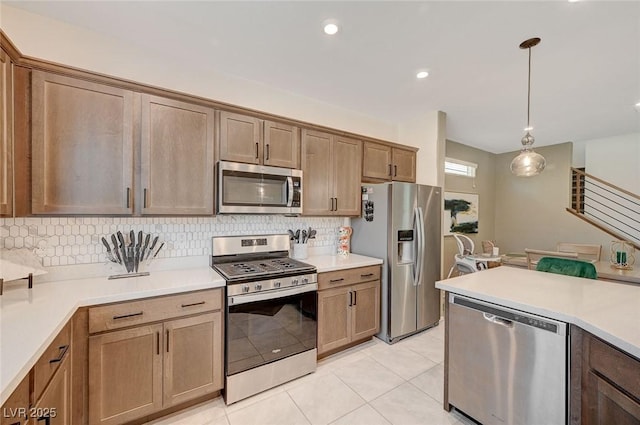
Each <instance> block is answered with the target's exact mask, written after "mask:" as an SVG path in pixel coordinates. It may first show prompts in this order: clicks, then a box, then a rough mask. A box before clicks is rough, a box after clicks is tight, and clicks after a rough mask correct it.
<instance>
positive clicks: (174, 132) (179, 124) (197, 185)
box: [141, 95, 215, 215]
mask: <svg viewBox="0 0 640 425" xmlns="http://www.w3.org/2000/svg"><path fill="white" fill-rule="evenodd" d="M141 138H142V144H141V149H142V150H141V170H142V171H141V177H142V179H141V180H142V184H141V186H142V188H141V189H142V194H141V195H142V199H141V204H142V213H143V214H171V215H176V214H187V215H188V214H191V215H209V214H213V204H214V202H213V199H214V188H213V169H214V166H215V162H214V158H213V150H214V110H213V109H211V108H207V107H204V106H199V105H193V104H190V103H185V102H179V101H176V100H171V99H166V98H162V97H157V96H150V95H142V115H141Z"/></svg>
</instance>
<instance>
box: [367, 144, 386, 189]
mask: <svg viewBox="0 0 640 425" xmlns="http://www.w3.org/2000/svg"><path fill="white" fill-rule="evenodd" d="M362 155H363V157H362V178H363V179H364V180H366V179H367V178H369V179H376V180H377V179H380V180H391V175H392V172H393V170H392V166H391V147H389V146H385V145H380V144H378V143H372V142H364V143H363V147H362Z"/></svg>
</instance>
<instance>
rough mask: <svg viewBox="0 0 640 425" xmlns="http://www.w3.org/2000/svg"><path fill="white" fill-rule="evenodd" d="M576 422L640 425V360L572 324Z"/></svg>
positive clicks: (571, 421) (572, 388)
mask: <svg viewBox="0 0 640 425" xmlns="http://www.w3.org/2000/svg"><path fill="white" fill-rule="evenodd" d="M571 334H572V336H571V364H572V370H571V390H572V393H571V406H570V407H571V418H570V419H571V420H570V423H571V424H572V425H579V424H582V425H609V424H616V425H640V360H638V359H636V358H634V357H632V356H630V355H628V354H626V353H624V352H622V351H620V350H618V349H617V348H615V347H612V346H611V345H609V344H607V343H605V342H603V341H601V340H600V339H598V338H597V337H595V336H593V335H591V334H590V333H588V332H586V331H584V330H582V329H580V328H577V327H575V326H572V327H571Z"/></svg>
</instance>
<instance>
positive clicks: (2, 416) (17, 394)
mask: <svg viewBox="0 0 640 425" xmlns="http://www.w3.org/2000/svg"><path fill="white" fill-rule="evenodd" d="M28 409H29V375H27V376H26V377H25V378H24V379H23V380H22V382H20V384H18V387H17V388H16V389H15V390H14V391H13V393H11V395H10V396H9V398H8V399H7V401H5V403H4V404H3V405H2V410H0V425H24V424H26V423H27V418H28V414H29V410H28Z"/></svg>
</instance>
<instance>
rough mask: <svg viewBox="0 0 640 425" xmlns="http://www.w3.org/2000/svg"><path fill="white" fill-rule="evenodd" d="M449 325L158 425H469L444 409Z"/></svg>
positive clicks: (345, 356) (329, 361) (350, 354)
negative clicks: (255, 393)
mask: <svg viewBox="0 0 640 425" xmlns="http://www.w3.org/2000/svg"><path fill="white" fill-rule="evenodd" d="M443 331H444V324H442V323H441V324H440V325H439V326H437V327H435V328H433V329H429V330H427V331H425V332H422V333H420V334H418V335H414V336H412V337H410V338H407V339H405V340H403V341H400V342H398V343H397V344H394V345H387V344H385V343H384V342H382V341H380V340H379V339H377V338H374V339H373V340H372V341H370V342H366V343H364V344H361V345H359V346H357V347H354V348H352V349H349V350H347V351H344V352H342V353H339V354H336V355H334V356H331V357H329V358H326V359H323V360H321V361H320V362H319V363H318V370H317V371H316V373H314V374H311V375H307V376H304V377H302V378H299V379H296V380H295V381H292V382H289V383H287V384H284V385H281V386H279V387H277V388H274V389H271V390H269V391H265V392H264V393H261V394H258V395H256V396H254V397H251V398H249V399H246V400H242V401H240V402H238V403H235V404H233V405H231V406H225V404H224V401H223V400H222V398H217V399H215V400H212V401H210V402H206V403H203V404H201V405H198V406H196V407H194V408H191V409H188V410H187V411H185V412H182V413H179V414H176V415H172V416H169V417H165V418H163V419H161V420H158V421H155V422H153V425H168V424H180V425H270V424H274V425H288V424H291V425H297V424H301V425H302V424H305V425H306V424H312V425H325V424H335V425H360V424H362V425H377V424H384V425H389V424H391V425H463V424H464V425H470V424H473V422H472V421H470V420H469V419H467V418H465V417H464V416H462V415H460V414H459V413H457V412H452V413H448V412H445V411H444V409H443V408H442V393H443V379H444V367H443V363H442V362H443V359H444V335H443Z"/></svg>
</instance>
